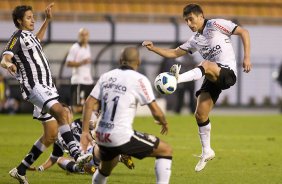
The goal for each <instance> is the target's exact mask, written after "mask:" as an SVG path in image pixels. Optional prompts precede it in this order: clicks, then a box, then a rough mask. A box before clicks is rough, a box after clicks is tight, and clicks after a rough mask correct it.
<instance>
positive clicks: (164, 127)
mask: <svg viewBox="0 0 282 184" xmlns="http://www.w3.org/2000/svg"><path fill="white" fill-rule="evenodd" d="M167 133H168V124H167V123H165V124H162V129H161V134H162V135H167Z"/></svg>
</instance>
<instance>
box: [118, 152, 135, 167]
mask: <svg viewBox="0 0 282 184" xmlns="http://www.w3.org/2000/svg"><path fill="white" fill-rule="evenodd" d="M119 161H120V162H122V163H123V164H124V165H125V166H126V167H127V168H128V169H134V167H135V165H134V163H133V160H132V158H131V156H128V155H120V158H119Z"/></svg>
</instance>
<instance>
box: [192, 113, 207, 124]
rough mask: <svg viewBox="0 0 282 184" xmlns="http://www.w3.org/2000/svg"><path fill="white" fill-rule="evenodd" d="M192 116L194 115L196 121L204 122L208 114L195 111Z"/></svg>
mask: <svg viewBox="0 0 282 184" xmlns="http://www.w3.org/2000/svg"><path fill="white" fill-rule="evenodd" d="M194 116H195V118H196V120H197V122H198V123H201V122H205V121H206V119H207V118H208V116H207V115H206V114H203V113H200V112H198V111H196V112H195V113H194Z"/></svg>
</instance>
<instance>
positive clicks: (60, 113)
mask: <svg viewBox="0 0 282 184" xmlns="http://www.w3.org/2000/svg"><path fill="white" fill-rule="evenodd" d="M49 111H50V112H49V113H50V114H51V115H52V116H53V117H54V118H55V119H56V120H57V122H58V123H59V124H61V123H65V124H67V123H68V111H67V110H66V109H65V108H64V107H63V106H62V104H60V103H55V104H53V105H52V107H51V108H50V110H49Z"/></svg>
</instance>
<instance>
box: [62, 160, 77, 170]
mask: <svg viewBox="0 0 282 184" xmlns="http://www.w3.org/2000/svg"><path fill="white" fill-rule="evenodd" d="M58 165H59V166H60V167H61V168H62V169H64V170H67V171H69V172H78V167H77V165H76V164H75V162H74V161H72V160H63V161H62V162H59V163H58Z"/></svg>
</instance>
